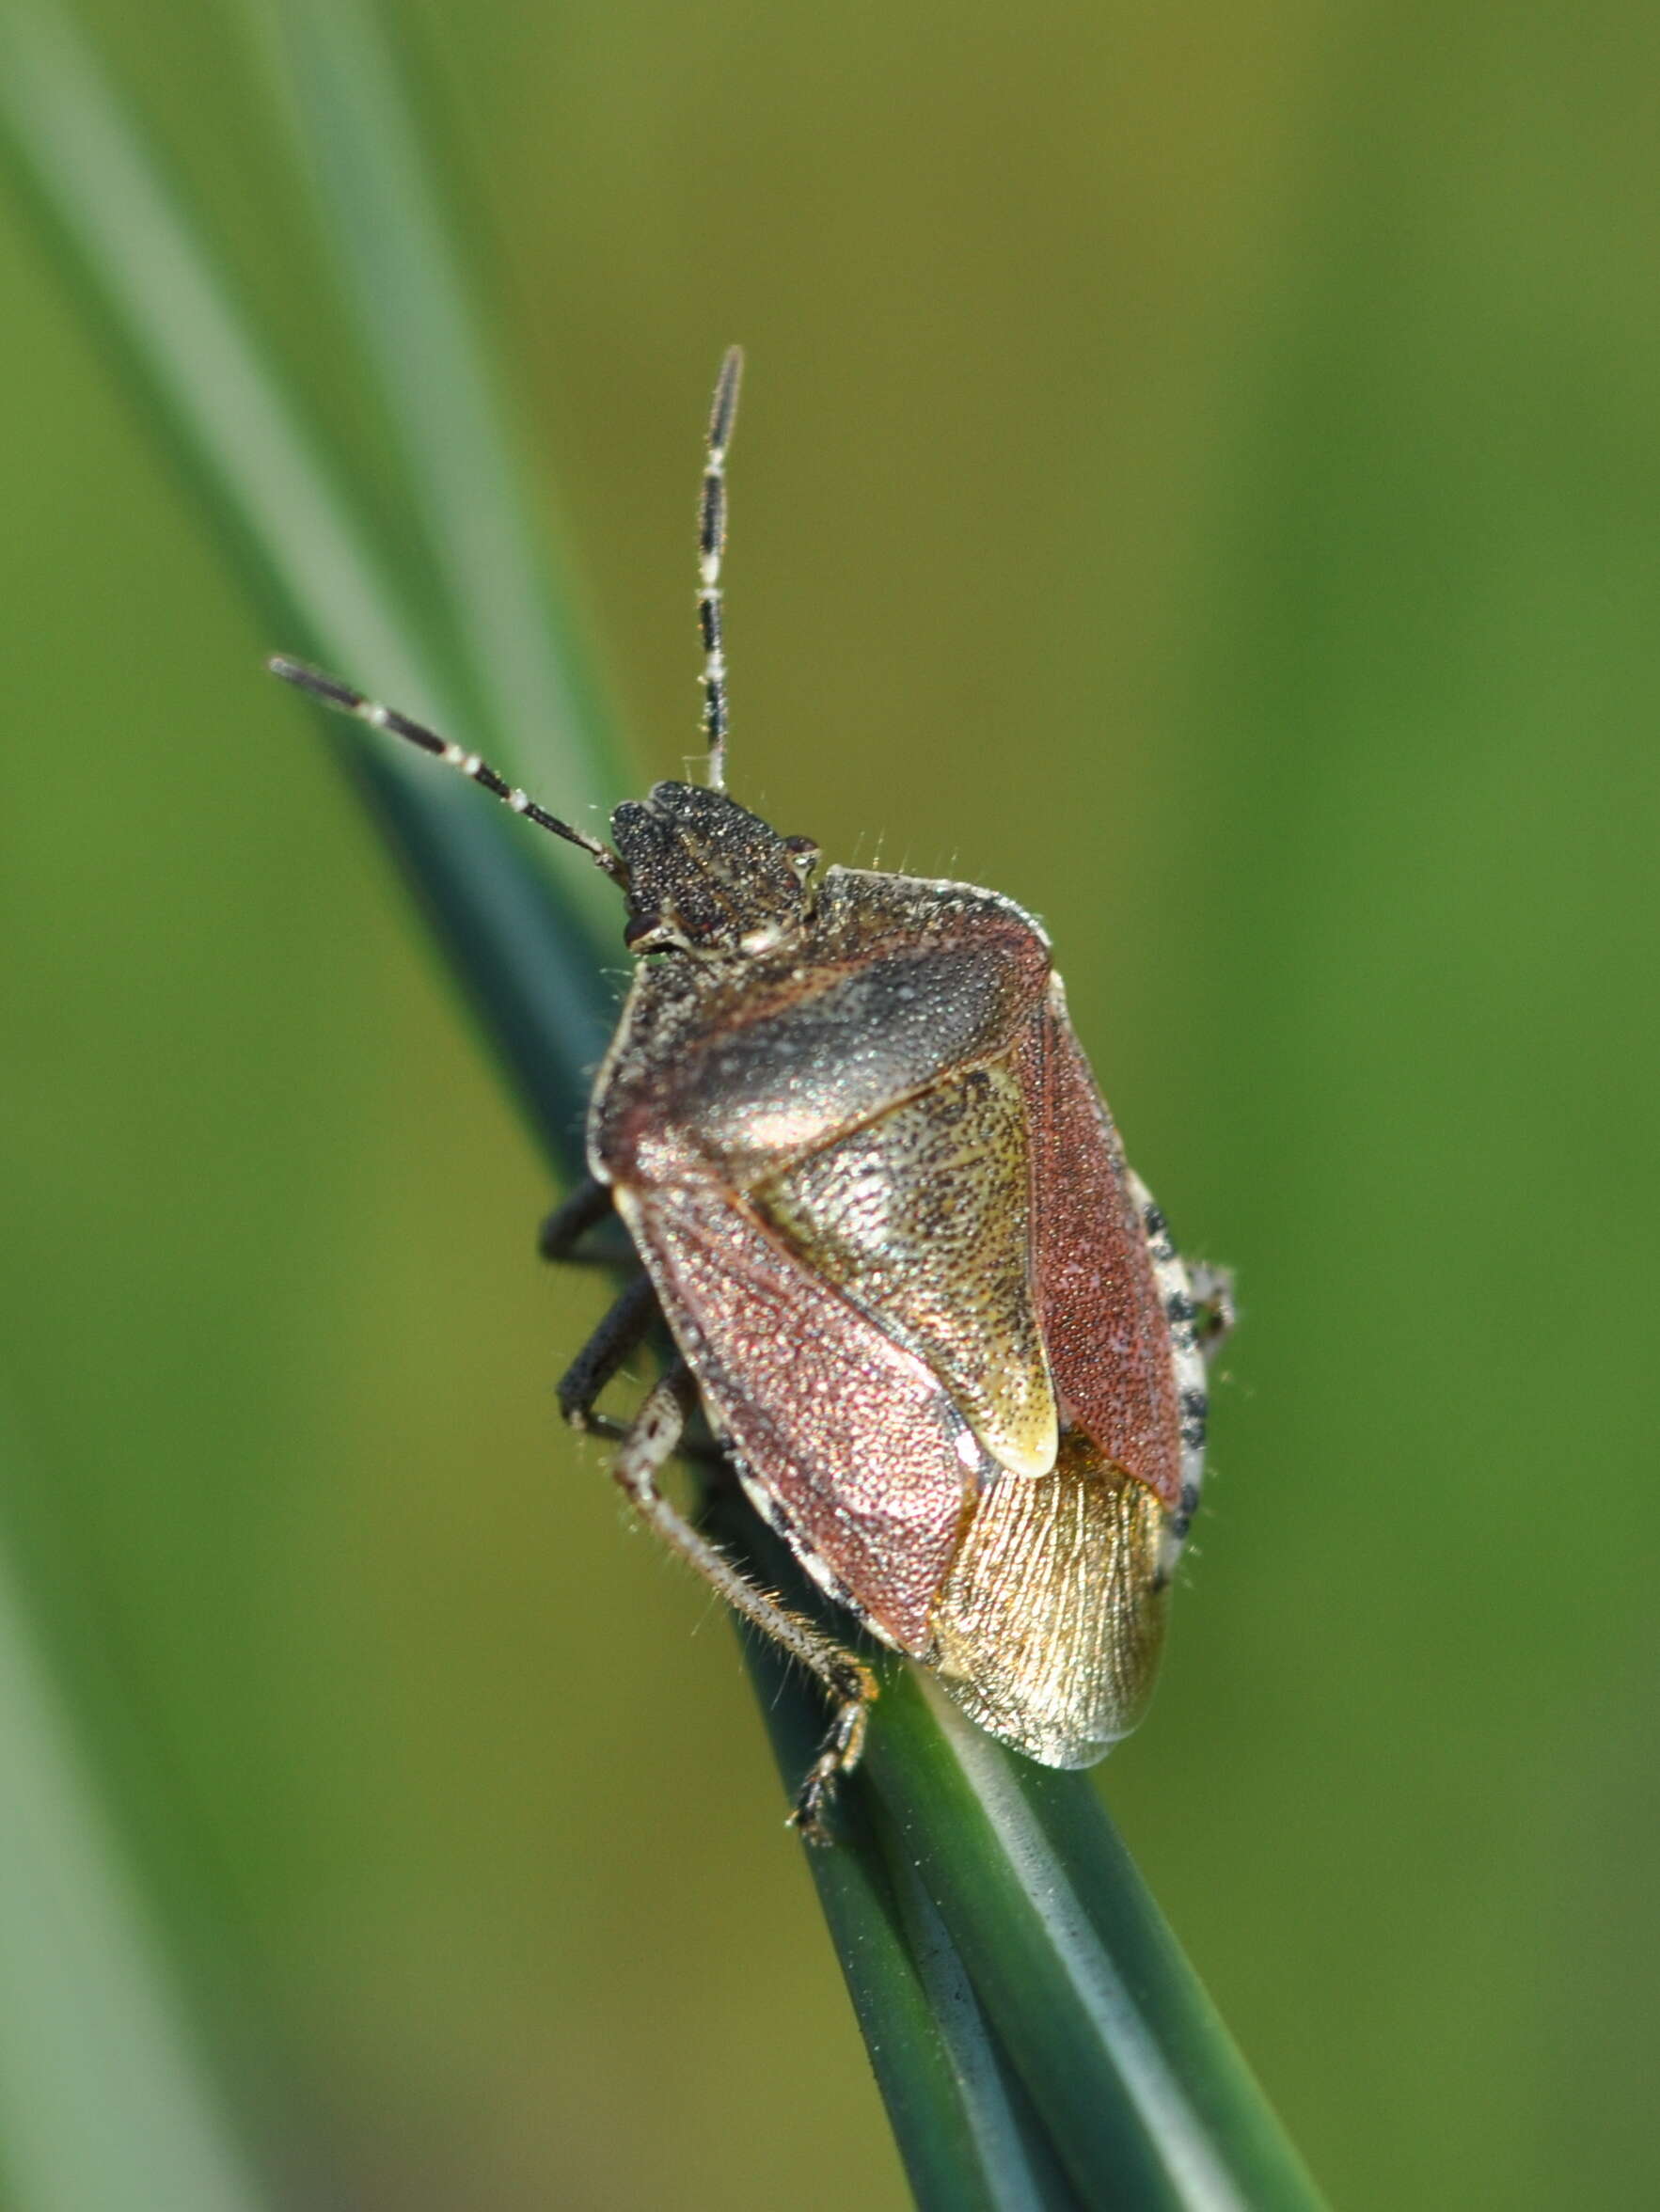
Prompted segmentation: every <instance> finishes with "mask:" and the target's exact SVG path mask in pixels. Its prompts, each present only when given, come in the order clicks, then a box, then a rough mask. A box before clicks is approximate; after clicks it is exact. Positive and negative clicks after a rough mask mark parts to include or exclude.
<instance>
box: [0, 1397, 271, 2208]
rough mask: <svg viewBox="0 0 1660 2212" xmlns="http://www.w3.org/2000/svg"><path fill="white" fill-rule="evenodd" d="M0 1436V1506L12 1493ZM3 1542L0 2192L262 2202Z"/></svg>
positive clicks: (23, 2197) (70, 2199)
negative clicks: (79, 1753) (87, 1768)
mask: <svg viewBox="0 0 1660 2212" xmlns="http://www.w3.org/2000/svg"><path fill="white" fill-rule="evenodd" d="M15 1461H16V1446H15V1444H14V1442H13V1439H12V1438H11V1436H10V1435H9V1434H8V1433H6V1432H5V1430H3V1429H0V1494H3V1493H8V1492H9V1490H10V1489H11V1488H12V1486H13V1485H14V1484H15V1483H17V1481H18V1475H17V1470H16V1464H15ZM73 1741H74V1730H73V1729H72V1727H71V1722H70V1718H69V1715H68V1714H67V1713H65V1712H64V1710H63V1709H62V1707H61V1706H60V1704H59V1702H58V1700H57V1698H56V1697H55V1695H54V1692H53V1689H52V1685H51V1683H50V1682H49V1680H48V1677H47V1672H46V1669H45V1667H43V1665H42V1663H41V1660H40V1654H39V1652H38V1651H37V1649H36V1644H35V1635H34V1628H33V1622H32V1620H31V1619H30V1618H29V1616H28V1612H27V1609H26V1608H25V1606H24V1602H23V1594H22V1590H21V1588H20V1584H19V1578H18V1577H17V1576H16V1575H15V1574H14V1572H13V1569H12V1565H11V1561H10V1558H9V1556H8V1551H7V1549H6V1540H5V1538H4V1537H3V1536H0V1806H3V1807H4V1808H5V1810H4V1815H3V1816H0V1976H3V1977H4V1989H5V2001H4V2003H0V2186H3V2188H4V2194H5V2200H6V2202H7V2204H9V2205H12V2206H15V2207H16V2212H87V2208H88V2207H89V2206H96V2205H117V2204H134V2205H138V2204H154V2205H162V2204H165V2205H166V2206H167V2207H168V2212H257V2208H258V2207H260V2206H261V2205H263V2204H266V2203H267V2202H268V2199H267V2198H266V2195H265V2192H264V2191H263V2189H262V2188H260V2187H259V2186H258V2184H257V2183H256V2182H255V2180H254V2178H253V2176H252V2175H251V2174H250V2173H249V2172H248V2171H247V2169H246V2167H245V2163H244V2159H243V2155H242V2151H241V2148H240V2146H239V2145H238V2144H237V2142H236V2141H234V2139H233V2138H232V2136H231V2134H230V2132H229V2128H228V2127H227V2125H226V2121H225V2116H224V2110H223V2106H222V2102H221V2099H220V2097H219V2095H218V2093H217V2091H216V2089H215V2088H214V2087H213V2085H212V2077H211V2073H210V2070H209V2069H208V2067H207V2065H206V2064H205V2062H204V2058H203V2054H202V2053H201V2052H200V2051H199V2050H198V2048H197V2047H196V2038H195V2036H194V2035H193V2033H192V2030H191V2026H190V2023H189V2022H188V2020H187V2019H186V2017H185V2014H184V2011H183V2008H182V2005H181V2003H180V2000H179V1996H178V1992H177V1991H176V1990H175V1989H174V1988H173V1987H172V1986H171V1984H170V1981H169V1977H168V1975H167V1972H166V1967H165V1964H164V1962H163V1960H162V1957H161V1955H160V1951H159V1948H158V1946H157V1943H156V1941H155V1939H154V1937H153V1935H152V1934H151V1931H150V1928H149V1927H148V1926H147V1925H146V1924H145V1920H144V1916H143V1913H142V1911H141V1909H140V1906H139V1904H138V1902H137V1899H136V1898H135V1897H134V1893H133V1888H132V1885H131V1881H130V1877H129V1873H128V1870H127V1868H126V1867H125V1866H124V1865H123V1863H122V1861H121V1857H120V1854H119V1850H118V1848H117V1846H116V1842H115V1839H114V1837H113V1836H112V1834H111V1832H110V1829H109V1826H108V1824H107V1822H106V1821H105V1818H104V1815H103V1809H102V1808H101V1807H100V1805H99V1804H98V1802H97V1799H96V1794H95V1793H94V1791H93V1789H92V1786H91V1784H90V1782H89V1781H88V1779H87V1776H86V1775H85V1774H84V1773H83V1772H82V1771H81V1768H80V1764H79V1762H78V1761H77V1760H76V1758H75V1756H74V1752H73V1748H72V1746H73Z"/></svg>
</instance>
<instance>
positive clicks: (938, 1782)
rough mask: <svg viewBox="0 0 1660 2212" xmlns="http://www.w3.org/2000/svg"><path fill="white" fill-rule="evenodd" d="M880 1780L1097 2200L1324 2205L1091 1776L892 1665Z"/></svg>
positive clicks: (923, 1873)
mask: <svg viewBox="0 0 1660 2212" xmlns="http://www.w3.org/2000/svg"><path fill="white" fill-rule="evenodd" d="M882 1719H883V1722H884V1726H883V1727H882V1728H881V1729H880V1730H873V1731H872V1743H871V1750H870V1753H869V1767H870V1788H871V1789H872V1791H873V1792H874V1793H876V1795H877V1798H878V1800H879V1801H880V1804H881V1806H882V1808H883V1811H884V1814H885V1817H886V1818H887V1819H888V1820H890V1821H892V1822H893V1825H894V1827H895V1829H896V1831H897V1834H898V1835H899V1836H900V1837H902V1838H903V1840H904V1842H905V1845H906V1847H907V1849H908V1850H909V1852H910V1853H911V1854H912V1855H913V1856H914V1859H915V1863H916V1867H917V1872H918V1874H919V1876H920V1878H921V1880H922V1881H923V1883H924V1885H925V1888H926V1889H927V1892H928V1895H929V1896H930V1898H931V1899H932V1900H933V1901H934V1903H935V1904H936V1905H937V1907H938V1909H939V1912H940V1915H941V1920H943V1922H944V1924H945V1926H946V1928H947V1929H948V1931H949V1932H950V1935H951V1937H952V1939H953V1941H954V1943H955V1944H956V1947H957V1949H958V1951H960V1953H961V1956H962V1958H963V1961H964V1964H965V1965H966V1967H967V1968H968V1970H969V1972H970V1974H971V1975H972V1978H973V1981H974V1983H975V1986H976V1988H977V1990H978V1992H979V1994H980V1997H981V1999H982V2001H983V2002H984V2004H985V2006H986V2009H987V2011H988V2014H989V2015H990V2017H991V2018H992V2020H993V2021H994V2022H995V2024H996V2027H997V2030H998V2032H999V2033H1000V2035H1001V2036H1002V2038H1003V2039H1004V2043H1005V2044H1006V2046H1007V2048H1008V2051H1009V2054H1010V2057H1011V2058H1012V2060H1013V2061H1014V2062H1015V2064H1016V2066H1017V2067H1018V2068H1019V2070H1020V2075H1021V2077H1022V2078H1023V2080H1024V2081H1025V2084H1026V2087H1027V2089H1028V2091H1029V2092H1030V2093H1031V2096H1032V2100H1033V2103H1034V2104H1035V2105H1036V2108H1037V2109H1038V2111H1039V2112H1040V2113H1041V2114H1042V2116H1043V2119H1044V2121H1045V2123H1046V2125H1048V2127H1049V2129H1050V2132H1051V2138H1052V2141H1053V2142H1054V2144H1055V2147H1056V2150H1057V2152H1058V2153H1059V2155H1060V2157H1062V2159H1063V2160H1064V2161H1065V2163H1066V2166H1067V2171H1068V2172H1069V2173H1070V2174H1071V2176H1072V2179H1073V2181H1074V2183H1075V2184H1076V2186H1077V2187H1078V2188H1079V2189H1080V2191H1081V2192H1082V2193H1083V2195H1084V2197H1085V2199H1086V2201H1088V2202H1099V2201H1100V2199H1101V2197H1102V2195H1104V2193H1105V2192H1106V2191H1107V2190H1108V2189H1109V2188H1111V2189H1112V2190H1113V2191H1115V2192H1116V2191H1122V2192H1123V2199H1122V2201H1124V2202H1127V2203H1133V2204H1136V2205H1137V2206H1140V2207H1146V2208H1147V2212H1154V2208H1156V2207H1161V2206H1171V2207H1176V2206H1180V2207H1184V2208H1186V2212H1246V2208H1251V2212H1262V2208H1264V2207H1283V2208H1286V2212H1292V2208H1295V2212H1312V2208H1313V2207H1316V2206H1318V2205H1319V2204H1320V2196H1319V2193H1318V2191H1317V2190H1316V2189H1315V2188H1314V2185H1313V2183H1312V2182H1311V2180H1310V2179H1309V2177H1308V2175H1307V2173H1306V2172H1305V2171H1304V2167H1303V2165H1302V2163H1301V2161H1300V2160H1299V2158H1298V2157H1297V2156H1296V2153H1295V2152H1294V2151H1293V2149H1292V2148H1291V2146H1290V2144H1289V2143H1288V2141H1287V2140H1286V2137H1285V2135H1284V2133H1283V2132H1282V2130H1281V2128H1280V2126H1279V2124H1278V2122H1277V2121H1276V2119H1275V2118H1274V2115H1273V2111H1272V2109H1270V2107H1269V2106H1268V2104H1267V2102H1266V2100H1265V2099H1264V2097H1263V2095H1262V2093H1261V2090H1260V2089H1259V2088H1258V2086H1257V2082H1256V2080H1255V2079H1254V2078H1253V2077H1252V2075H1251V2073H1250V2071H1249V2069H1248V2068H1247V2067H1246V2065H1245V2063H1244V2062H1243V2060H1242V2059H1241V2057H1240V2054H1239V2052H1238V2050H1237V2049H1236V2047H1235V2046H1234V2044H1233V2042H1232V2040H1231V2038H1230V2037H1229V2036H1228V2034H1227V2031H1226V2030H1225V2028H1224V2027H1223V2025H1222V2023H1221V2021H1220V2020H1219V2019H1218V2017H1217V2015H1216V2014H1215V2011H1214V2009H1213V2008H1212V2006H1211V2004H1210V2002H1209V1998H1208V1997H1207V1996H1206V1994H1205V1991H1204V1989H1203V1987H1202V1985H1201V1984H1200V1983H1199V1981H1198V1978H1197V1977H1196V1975H1195V1974H1194V1971H1193V1968H1192V1967H1190V1966H1189V1965H1188V1963H1187V1961H1186V1959H1185V1958H1184V1957H1183V1955H1182V1953H1181V1951H1180V1949H1179V1947H1178V1944H1177V1942H1176V1939H1175V1937H1174V1936H1173V1935H1171V1933H1170V1930H1169V1928H1168V1927H1167V1926H1166V1925H1165V1922H1164V1920H1163V1918H1162V1915H1161V1914H1160V1912H1159V1909H1158V1907H1157V1906H1156V1905H1155V1904H1154V1903H1153V1901H1152V1899H1151V1898H1150V1897H1149V1896H1148V1894H1147V1892H1146V1888H1145V1886H1144V1885H1143V1883H1142V1881H1141V1878H1140V1876H1139V1874H1138V1873H1137V1872H1136V1869H1135V1866H1134V1863H1133V1862H1132V1860H1131V1859H1130V1855H1129V1853H1128V1852H1127V1851H1126V1850H1125V1848H1124V1846H1123V1844H1122V1843H1121V1842H1120V1841H1119V1840H1118V1837H1117V1835H1116V1833H1115V1830H1114V1829H1113V1826H1112V1824H1111V1823H1110V1822H1109V1820H1108V1819H1107V1816H1106V1813H1105V1811H1104V1810H1103V1809H1102V1807H1101V1805H1100V1802H1099V1798H1098V1797H1097V1795H1096V1793H1095V1791H1094V1788H1093V1786H1092V1785H1091V1784H1090V1783H1089V1782H1088V1781H1087V1780H1086V1779H1085V1777H1083V1776H1081V1775H1075V1774H1057V1773H1052V1772H1050V1771H1048V1770H1046V1769H1044V1768H1042V1767H1037V1766H1034V1765H1033V1764H1032V1763H1031V1762H1029V1761H1025V1760H1021V1759H1019V1758H1017V1757H1015V1756H1014V1755H1013V1754H1012V1753H1010V1752H1008V1751H1005V1750H1004V1748H1003V1747H1002V1746H1000V1745H998V1744H995V1743H994V1742H993V1741H992V1740H991V1738H990V1737H988V1736H987V1735H986V1734H985V1733H984V1732H983V1731H982V1730H978V1729H976V1728H974V1727H972V1725H971V1723H970V1722H968V1721H967V1720H965V1719H964V1718H963V1716H962V1715H961V1714H959V1713H958V1712H957V1711H956V1708H955V1707H954V1706H952V1705H951V1704H950V1702H949V1701H948V1700H947V1699H946V1698H944V1697H943V1696H942V1695H941V1692H940V1691H939V1690H938V1688H937V1687H936V1686H935V1685H934V1684H933V1683H931V1682H930V1681H928V1680H927V1679H926V1678H925V1676H923V1675H922V1674H920V1673H919V1672H918V1671H917V1670H916V1669H914V1668H909V1667H907V1668H903V1669H901V1668H895V1669H894V1670H893V1677H892V1680H891V1681H890V1683H889V1685H888V1687H887V1689H886V1690H885V1692H884V1697H883V1713H882Z"/></svg>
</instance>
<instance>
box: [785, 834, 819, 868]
mask: <svg viewBox="0 0 1660 2212" xmlns="http://www.w3.org/2000/svg"><path fill="white" fill-rule="evenodd" d="M783 848H784V850H785V852H786V853H788V854H789V856H790V866H791V867H792V868H794V870H795V871H796V873H797V875H798V876H800V877H808V876H811V875H812V873H813V871H814V868H815V867H817V865H818V847H817V845H815V844H814V841H813V840H812V838H811V837H786V838H785V839H784V841H783Z"/></svg>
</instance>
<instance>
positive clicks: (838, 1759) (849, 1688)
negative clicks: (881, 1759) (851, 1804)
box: [789, 1667, 877, 1843]
mask: <svg viewBox="0 0 1660 2212" xmlns="http://www.w3.org/2000/svg"><path fill="white" fill-rule="evenodd" d="M837 1687H838V1690H839V1691H840V1693H841V1702H840V1704H838V1706H837V1707H836V1712H835V1717H834V1718H833V1719H832V1720H831V1722H830V1729H829V1731H828V1732H827V1734H826V1736H825V1739H824V1742H823V1744H822V1745H821V1746H819V1752H818V1757H817V1758H816V1759H815V1760H814V1762H813V1764H812V1765H811V1766H810V1767H809V1768H808V1769H807V1772H806V1774H805V1775H804V1776H803V1777H802V1778H801V1787H800V1788H799V1790H798V1791H797V1793H796V1805H795V1810H794V1811H793V1812H792V1813H791V1814H790V1817H789V1825H790V1826H791V1827H793V1828H798V1829H799V1830H800V1832H801V1840H802V1841H803V1842H806V1843H831V1842H833V1841H835V1839H834V1837H833V1836H832V1834H831V1833H830V1828H829V1827H828V1826H827V1825H826V1823H825V1815H826V1814H827V1813H828V1812H829V1810H830V1801H831V1799H832V1798H833V1797H834V1795H835V1793H836V1785H837V1784H838V1783H839V1782H840V1780H841V1778H842V1777H843V1776H844V1775H846V1774H851V1773H852V1771H853V1769H854V1768H855V1767H856V1766H857V1765H858V1764H859V1761H860V1757H861V1754H862V1752H863V1750H864V1731H865V1728H866V1726H867V1725H868V1721H869V1716H870V1708H871V1703H872V1700H873V1699H874V1698H875V1697H876V1695H877V1684H876V1678H875V1677H874V1676H873V1675H872V1674H871V1673H870V1672H869V1670H868V1669H867V1668H865V1667H859V1669H858V1672H857V1674H856V1675H855V1674H854V1673H853V1671H852V1670H851V1668H850V1669H849V1671H848V1676H847V1679H846V1683H845V1684H842V1683H838V1685H837Z"/></svg>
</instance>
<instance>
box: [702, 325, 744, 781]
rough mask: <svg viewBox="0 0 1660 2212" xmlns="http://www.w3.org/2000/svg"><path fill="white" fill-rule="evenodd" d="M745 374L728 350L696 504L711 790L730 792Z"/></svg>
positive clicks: (738, 357) (739, 357) (738, 351)
mask: <svg viewBox="0 0 1660 2212" xmlns="http://www.w3.org/2000/svg"><path fill="white" fill-rule="evenodd" d="M743 373H744V353H743V348H742V346H733V347H731V348H730V349H729V350H728V353H727V356H726V358H725V360H723V361H722V362H721V364H720V374H719V377H718V378H717V379H716V382H715V404H714V405H713V407H711V409H710V410H709V439H708V454H707V458H706V459H705V461H704V490H703V498H701V500H700V501H699V503H698V627H699V629H700V630H701V631H702V632H703V637H704V675H703V684H704V739H705V740H706V742H707V744H708V748H709V788H710V789H711V790H712V791H724V790H725V789H726V730H727V714H726V655H725V652H724V650H723V649H722V645H721V630H720V560H721V556H722V555H723V554H724V553H725V551H726V449H727V447H728V446H729V445H731V443H732V425H733V421H734V419H735V417H736V414H737V387H738V385H739V383H740V382H741V381H742V378H743Z"/></svg>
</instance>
